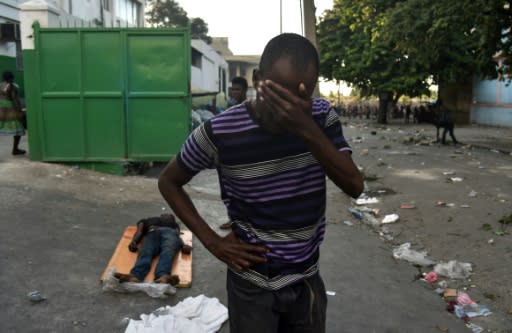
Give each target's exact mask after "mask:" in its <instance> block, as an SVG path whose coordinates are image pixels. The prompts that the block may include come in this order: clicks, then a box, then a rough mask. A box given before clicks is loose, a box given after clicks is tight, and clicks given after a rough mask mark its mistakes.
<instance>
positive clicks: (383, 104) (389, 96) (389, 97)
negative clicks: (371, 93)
mask: <svg viewBox="0 0 512 333" xmlns="http://www.w3.org/2000/svg"><path fill="white" fill-rule="evenodd" d="M391 101H393V93H391V92H389V91H385V92H381V93H379V112H378V114H377V123H379V124H387V123H388V117H387V115H388V105H389V103H390V102H391Z"/></svg>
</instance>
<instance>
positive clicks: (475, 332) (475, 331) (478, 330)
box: [466, 323, 484, 333]
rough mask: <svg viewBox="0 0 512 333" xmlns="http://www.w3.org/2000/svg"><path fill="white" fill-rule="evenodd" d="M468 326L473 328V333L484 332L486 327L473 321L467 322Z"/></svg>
mask: <svg viewBox="0 0 512 333" xmlns="http://www.w3.org/2000/svg"><path fill="white" fill-rule="evenodd" d="M466 327H467V328H469V329H470V330H471V332H473V333H482V332H483V331H484V329H483V328H482V327H480V326H478V325H476V324H473V323H466Z"/></svg>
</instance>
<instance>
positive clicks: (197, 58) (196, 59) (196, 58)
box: [192, 48, 203, 68]
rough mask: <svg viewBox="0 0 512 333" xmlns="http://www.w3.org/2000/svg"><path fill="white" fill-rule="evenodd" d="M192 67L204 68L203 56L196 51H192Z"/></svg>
mask: <svg viewBox="0 0 512 333" xmlns="http://www.w3.org/2000/svg"><path fill="white" fill-rule="evenodd" d="M192 66H194V67H197V68H202V67H203V55H202V54H201V52H199V51H197V50H196V49H194V48H193V49H192Z"/></svg>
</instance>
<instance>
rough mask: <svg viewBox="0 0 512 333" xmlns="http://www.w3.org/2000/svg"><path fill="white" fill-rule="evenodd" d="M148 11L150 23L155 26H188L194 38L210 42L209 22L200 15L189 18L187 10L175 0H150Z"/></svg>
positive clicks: (147, 15)
mask: <svg viewBox="0 0 512 333" xmlns="http://www.w3.org/2000/svg"><path fill="white" fill-rule="evenodd" d="M148 8H149V10H148V11H146V17H147V21H148V23H149V24H150V25H151V26H152V27H154V28H177V27H187V26H188V25H189V24H190V35H191V37H192V38H193V39H202V40H204V41H205V42H206V43H208V44H210V43H211V41H212V38H211V37H210V36H208V24H207V23H206V22H205V21H204V20H203V19H202V18H199V17H196V18H192V19H189V18H188V16H187V12H186V11H185V10H184V9H183V8H182V7H181V6H180V5H179V4H178V3H177V2H176V1H175V0H150V1H148Z"/></svg>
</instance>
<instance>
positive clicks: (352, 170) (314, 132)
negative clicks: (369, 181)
mask: <svg viewBox="0 0 512 333" xmlns="http://www.w3.org/2000/svg"><path fill="white" fill-rule="evenodd" d="M301 137H302V139H303V140H304V143H305V144H306V145H307V146H308V148H309V150H310V152H311V154H313V156H314V157H315V158H316V159H317V161H318V162H319V163H320V164H321V165H322V167H323V168H324V171H325V173H326V174H327V176H328V177H329V178H330V179H331V180H332V181H333V182H334V183H335V184H336V186H338V187H339V188H340V189H341V190H343V192H345V193H347V194H348V195H350V196H352V197H354V198H356V197H358V196H359V195H360V194H361V192H362V191H363V178H362V176H361V173H360V172H359V170H357V167H356V166H355V164H354V162H353V161H352V159H351V158H350V155H349V154H348V153H346V154H342V153H340V152H339V151H338V150H337V149H336V147H335V146H334V145H333V144H332V142H331V141H329V139H328V138H327V137H326V136H325V134H324V133H323V132H322V131H321V130H320V128H319V127H318V126H317V125H316V124H312V125H311V126H310V128H308V130H306V131H304V132H303V133H302V134H301Z"/></svg>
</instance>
